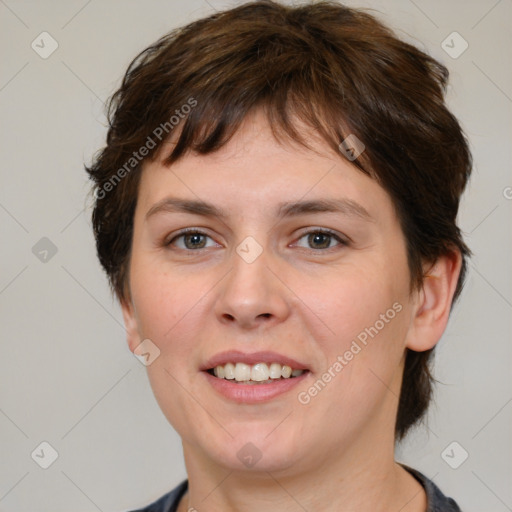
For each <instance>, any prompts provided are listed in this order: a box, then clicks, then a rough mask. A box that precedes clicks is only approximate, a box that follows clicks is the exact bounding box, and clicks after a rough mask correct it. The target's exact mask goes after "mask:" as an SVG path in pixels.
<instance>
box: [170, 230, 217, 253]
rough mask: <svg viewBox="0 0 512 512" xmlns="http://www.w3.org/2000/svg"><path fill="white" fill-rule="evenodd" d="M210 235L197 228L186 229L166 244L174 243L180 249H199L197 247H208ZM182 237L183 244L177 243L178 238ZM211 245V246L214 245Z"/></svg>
mask: <svg viewBox="0 0 512 512" xmlns="http://www.w3.org/2000/svg"><path fill="white" fill-rule="evenodd" d="M208 238H210V240H212V239H211V237H209V236H208V235H207V234H206V233H203V232H202V231H198V230H197V229H190V228H189V229H186V230H183V231H181V233H178V234H177V235H176V236H174V237H173V238H172V239H171V240H170V241H169V242H167V243H166V244H165V245H174V246H176V247H177V248H178V249H183V250H192V251H193V250H197V249H206V248H207V247H208V246H207V245H206V243H207V242H206V239H208ZM180 239H182V241H183V245H180V244H179V243H177V241H178V240H180ZM213 246H215V244H213ZM213 246H212V245H210V246H209V247H213Z"/></svg>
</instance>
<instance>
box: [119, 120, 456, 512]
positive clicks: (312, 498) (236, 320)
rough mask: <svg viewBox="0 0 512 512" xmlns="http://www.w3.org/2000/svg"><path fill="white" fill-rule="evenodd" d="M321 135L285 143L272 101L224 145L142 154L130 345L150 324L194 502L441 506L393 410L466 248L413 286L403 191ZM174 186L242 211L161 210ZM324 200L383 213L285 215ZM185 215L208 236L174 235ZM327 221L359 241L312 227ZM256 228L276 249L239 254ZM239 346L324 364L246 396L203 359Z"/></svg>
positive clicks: (126, 308)
mask: <svg viewBox="0 0 512 512" xmlns="http://www.w3.org/2000/svg"><path fill="white" fill-rule="evenodd" d="M308 141H309V142H310V143H312V144H313V146H314V149H315V150H316V151H312V150H308V149H305V148H303V147H300V146H298V145H296V144H295V143H292V142H286V143H285V142H278V141H276V140H275V139H274V137H273V136H272V134H271V132H270V128H269V127H268V124H267V121H266V119H265V118H264V116H263V115H262V114H261V113H260V112H256V113H255V114H253V115H251V116H250V117H248V118H246V120H245V122H244V124H243V126H242V127H241V128H240V129H239V130H238V132H237V133H236V134H235V136H234V137H233V139H231V141H230V142H229V143H228V144H227V145H225V146H224V147H223V148H221V149H220V150H219V151H217V152H215V153H213V154H209V155H205V156H199V155H196V154H192V153H190V154H187V155H186V156H185V157H183V158H182V159H181V160H179V161H178V162H176V163H175V164H173V165H172V166H171V167H166V166H164V165H163V164H162V161H161V158H158V159H156V160H155V161H152V162H146V164H145V165H144V168H143V173H142V177H141V183H140V188H139V198H138V204H137V208H136V212H135V218H134V233H133V241H132V254H131V261H130V271H129V290H130V296H129V297H128V298H126V299H125V300H123V301H122V309H123V314H124V319H125V324H126V328H127V332H128V344H129V347H130V350H132V351H134V350H135V349H136V347H137V346H138V345H139V344H140V342H141V340H144V339H148V338H149V339H150V340H151V341H152V342H153V343H154V344H155V345H156V346H157V347H158V348H159V350H160V356H159V357H158V358H157V359H156V360H155V361H154V362H153V363H152V364H151V365H149V366H148V367H147V371H148V376H149V379H150V383H151V386H152V389H153V391H154V394H155V397H156V399H157V401H158V403H159V405H160V407H161V409H162V411H163V413H164V414H165V416H166V417H167V419H168V421H169V422H170V423H171V424H172V425H173V427H174V428H175V429H176V431H177V432H178V433H179V434H180V436H181V438H182V444H183V450H184V457H185V463H186V468H187V473H188V478H189V491H188V492H187V494H186V495H185V497H184V499H182V501H181V503H180V511H185V510H188V509H189V508H190V507H194V508H195V509H196V510H198V511H219V510H223V511H235V510H236V511H244V512H250V511H257V510H264V509H267V508H268V507H269V503H272V508H273V509H278V510H282V511H300V510H304V509H306V510H323V511H336V512H344V511H349V510H351V511H353V510H358V511H362V512H364V511H372V512H376V511H387V512H389V511H390V510H396V511H398V510H400V511H401V512H406V511H407V512H411V511H415V512H419V511H425V510H426V506H427V505H426V498H425V494H424V491H423V489H422V487H421V486H420V484H419V483H418V482H417V481H416V480H415V479H414V478H413V477H412V476H411V475H410V474H409V473H408V472H407V471H405V470H404V469H403V468H402V467H401V466H399V465H398V464H397V463H395V461H394V437H393V436H394V426H395V418H396V412H397V406H398V396H399V392H400V385H401V378H402V371H403V363H404V351H405V349H406V347H408V348H410V349H413V350H417V351H423V350H427V349H429V348H431V347H433V346H434V345H435V344H436V343H437V341H438V340H439V338H440V337H441V334H442V333H443V331H444V329H445V327H446V324H447V321H448V316H449V310H450V304H451V301H452V297H453V292H454V290H455V285H456V282H457V277H458V274H459V271H460V263H461V260H460V255H459V253H458V252H454V253H453V254H451V255H449V256H446V257H443V258H441V259H439V260H438V261H437V262H436V264H435V265H434V266H433V267H432V268H430V270H429V273H430V275H431V276H432V278H431V279H426V280H425V282H424V286H423V288H422V289H421V290H418V291H417V292H414V293H412V294H411V293H410V289H409V286H410V285H409V283H410V276H409V271H408V266H407V258H406V249H405V247H406V246H405V240H404V236H403V233H402V231H401V228H400V225H399V222H398V218H397V216H396V213H395V210H394V207H393V203H392V201H391V199H390V197H389V195H388V194H387V192H386V191H385V190H384V189H383V188H382V187H380V186H379V185H378V184H377V183H376V182H375V181H374V180H372V179H371V178H369V177H368V176H366V175H364V174H363V173H362V172H360V171H359V170H357V168H355V167H354V166H353V165H352V164H351V163H350V162H348V161H346V160H345V159H343V158H342V157H341V156H340V155H338V154H335V153H334V152H333V151H332V150H331V149H330V148H329V147H328V146H327V145H326V143H325V142H323V141H321V140H319V139H318V137H315V134H313V133H309V134H308ZM312 141H313V142H312ZM161 154H163V153H161ZM167 197H174V198H183V199H190V200H198V199H200V200H203V201H208V202H211V203H213V204H214V205H216V206H217V207H219V208H222V209H223V210H225V212H226V217H225V218H223V219H220V218H218V217H205V216H202V215H198V214H192V213H184V212H172V211H160V212H158V213H154V214H153V215H150V216H149V217H147V214H148V212H149V211H150V210H151V209H152V208H153V207H154V206H155V205H156V204H157V203H158V202H159V201H161V200H163V199H165V198H167ZM320 198H330V199H333V198H336V199H340V198H345V199H349V200H351V201H354V202H357V203H358V204H359V205H361V206H362V207H364V208H365V209H366V210H367V212H368V213H369V214H370V216H371V220H367V219H364V218H361V217H359V216H357V215H348V214H346V213H334V212H322V213H305V214H301V215H300V216H297V217H289V218H280V217H278V216H277V213H276V212H277V207H278V204H280V203H281V202H283V201H299V200H313V199H320ZM183 228H197V229H198V230H200V231H201V232H204V233H205V234H206V235H207V236H202V237H201V236H199V237H197V236H196V237H194V236H189V237H180V238H176V237H177V236H179V233H178V232H179V230H181V229H183ZM321 229H330V230H333V231H334V232H335V233H336V234H337V235H338V236H339V237H340V239H342V240H346V241H348V244H342V243H340V242H339V241H338V240H337V239H336V238H334V237H329V236H325V237H323V238H322V237H320V238H316V239H315V237H313V240H312V239H311V237H308V235H307V234H305V233H307V232H309V231H312V232H317V231H318V230H321ZM248 236H251V237H253V238H254V239H255V240H256V241H257V242H258V244H259V245H260V246H261V248H262V251H263V252H262V253H261V255H260V256H259V257H258V258H257V259H256V260H255V261H254V262H252V263H250V264H249V263H247V262H246V261H245V260H244V259H242V258H241V257H240V256H239V254H238V253H237V252H236V247H237V246H238V245H239V244H240V243H241V242H242V241H243V240H244V239H245V238H246V237H248ZM347 237H348V238H347ZM169 242H171V243H170V244H169ZM185 244H187V245H185ZM196 247H199V248H196ZM395 303H399V304H400V305H401V306H402V309H401V311H400V312H399V313H397V314H396V316H395V317H394V318H393V319H392V320H390V321H389V322H388V323H386V324H385V327H384V328H382V329H381V330H380V331H379V332H378V334H377V335H376V336H375V337H374V338H373V339H371V340H370V341H369V342H368V344H367V345H366V346H365V347H364V348H363V349H362V350H361V351H360V352H359V353H358V354H357V355H355V356H354V358H353V359H352V360H351V361H350V362H349V364H347V365H346V366H345V367H344V368H343V370H342V371H340V372H339V373H337V374H336V376H335V377H334V378H332V380H331V381H330V382H329V383H328V384H327V385H326V386H325V387H324V388H323V390H322V391H321V392H319V393H318V394H317V395H316V396H314V397H312V398H311V401H310V402H309V403H308V404H307V405H304V404H302V403H300V402H299V400H298V399H297V394H298V393H299V392H300V391H304V390H306V391H307V390H308V388H310V387H311V385H312V384H313V383H314V382H315V381H317V380H318V379H319V378H320V377H321V376H322V374H323V373H324V372H326V371H327V370H328V368H329V367H332V365H333V363H334V362H335V361H336V360H337V356H338V355H343V354H344V353H345V351H346V350H348V349H349V348H350V346H351V343H352V341H353V340H354V339H356V337H357V335H358V334H360V333H361V332H362V331H364V329H365V328H366V327H370V326H374V325H375V323H376V321H377V320H379V318H381V317H380V315H381V314H384V313H386V311H387V310H389V309H390V308H392V305H393V304H395ZM230 349H238V350H241V351H246V352H255V351H259V350H273V351H276V352H279V353H281V354H285V355H287V356H290V357H293V358H295V359H297V360H299V361H303V362H306V363H307V364H308V366H309V367H310V368H311V373H310V374H309V375H308V377H307V378H306V379H305V381H304V382H303V383H301V385H300V386H299V389H297V390H293V391H291V392H289V393H286V394H284V395H281V396H279V397H277V398H274V399H273V400H272V401H270V402H268V403H262V404H251V405H248V404H236V403H234V402H231V401H229V400H228V399H226V398H224V397H223V396H221V395H219V394H218V393H217V392H216V391H215V390H214V389H213V388H212V387H211V386H210V385H209V384H208V383H207V381H206V379H205V376H204V374H203V373H201V372H200V371H199V367H200V365H201V364H203V363H205V362H206V360H207V359H209V358H210V357H211V356H213V355H214V354H216V353H218V352H221V351H224V350H230ZM249 442H250V443H252V444H254V445H255V446H256V447H257V449H258V450H259V451H260V453H261V455H262V456H261V459H260V460H259V461H258V462H257V464H255V465H254V466H253V467H251V468H248V467H246V466H244V464H242V463H241V461H240V460H239V459H238V457H237V452H238V451H239V450H240V449H241V448H242V447H243V446H244V445H245V444H246V443H249Z"/></svg>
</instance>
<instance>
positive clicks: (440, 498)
mask: <svg viewBox="0 0 512 512" xmlns="http://www.w3.org/2000/svg"><path fill="white" fill-rule="evenodd" d="M402 466H403V467H404V468H405V469H406V470H407V471H409V473H411V474H412V476H413V477H414V478H416V480H418V482H419V483H420V484H421V485H422V486H423V488H424V489H425V494H426V495H427V510H426V512H461V510H460V508H459V507H458V505H457V503H455V501H453V500H452V499H451V498H447V497H446V496H445V495H444V494H443V493H442V492H441V491H440V489H439V488H438V487H437V486H436V484H435V483H434V482H432V480H430V479H428V478H427V477H426V476H425V475H423V474H422V473H420V472H419V471H417V470H415V469H412V468H410V467H408V466H405V465H404V464H402ZM187 489H188V480H185V481H183V482H181V484H179V485H178V486H177V487H176V488H174V489H173V490H172V491H171V492H169V493H167V494H165V495H164V496H162V497H161V498H160V499H159V500H157V501H155V502H153V503H152V504H151V505H148V506H147V507H145V508H141V509H139V510H133V511H132V512H176V510H177V508H178V504H179V502H180V500H181V498H182V497H183V495H184V494H185V492H187Z"/></svg>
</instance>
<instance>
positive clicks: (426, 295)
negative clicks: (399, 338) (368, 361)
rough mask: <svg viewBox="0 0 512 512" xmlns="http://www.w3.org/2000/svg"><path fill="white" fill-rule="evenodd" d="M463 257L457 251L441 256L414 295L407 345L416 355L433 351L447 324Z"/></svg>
mask: <svg viewBox="0 0 512 512" xmlns="http://www.w3.org/2000/svg"><path fill="white" fill-rule="evenodd" d="M461 265H462V257H461V254H460V252H459V251H458V250H454V251H453V252H451V253H449V254H447V255H445V256H441V257H440V258H439V259H438V260H437V261H436V262H435V264H434V265H432V266H431V267H430V268H428V271H427V274H426V275H425V277H424V278H423V285H422V288H421V290H420V291H419V292H417V296H416V300H415V302H414V311H413V316H412V320H411V326H410V329H409V332H408V333H407V340H406V346H407V348H409V349H411V350H414V351H416V352H423V351H425V350H429V349H431V348H433V347H434V346H435V345H436V343H437V342H438V341H439V340H440V339H441V336H442V334H443V332H444V331H445V329H446V326H447V324H448V319H449V316H450V308H451V305H452V301H453V294H454V293H455V289H456V287H457V280H458V278H459V274H460V269H461Z"/></svg>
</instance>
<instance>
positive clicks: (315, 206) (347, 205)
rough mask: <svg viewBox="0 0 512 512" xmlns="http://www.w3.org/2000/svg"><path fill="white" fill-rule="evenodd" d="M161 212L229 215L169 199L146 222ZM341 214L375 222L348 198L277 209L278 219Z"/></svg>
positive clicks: (197, 202) (296, 203) (199, 204)
mask: <svg viewBox="0 0 512 512" xmlns="http://www.w3.org/2000/svg"><path fill="white" fill-rule="evenodd" d="M160 212H166V213H192V214H194V215H202V216H204V217H218V218H220V219H226V218H227V217H228V215H227V213H226V212H225V211H224V210H222V209H220V208H218V207H217V206H215V205H213V204H212V203H208V202H206V201H201V200H189V199H178V198H174V197H167V198H165V199H162V200H161V201H158V202H157V203H156V204H154V205H153V206H152V207H151V208H150V209H149V210H148V212H147V213H146V220H147V219H148V218H149V217H151V216H153V215H155V214H157V213H160ZM325 212H327V213H341V214H343V215H346V216H349V217H359V218H361V219H363V220H365V221H368V222H373V221H374V220H375V219H374V218H373V217H372V216H371V215H370V214H369V213H368V210H366V208H364V207H363V206H362V205H361V204H359V203H357V202H355V201H353V200H351V199H346V198H340V199H315V200H310V201H290V202H284V203H280V204H279V205H278V209H277V216H278V218H280V219H282V218H286V217H296V216H299V215H303V214H308V213H325Z"/></svg>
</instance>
